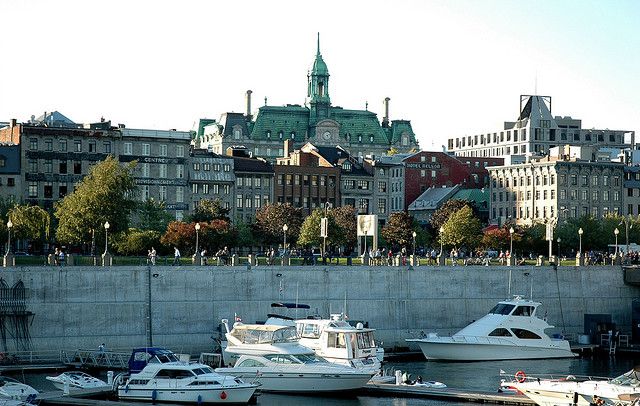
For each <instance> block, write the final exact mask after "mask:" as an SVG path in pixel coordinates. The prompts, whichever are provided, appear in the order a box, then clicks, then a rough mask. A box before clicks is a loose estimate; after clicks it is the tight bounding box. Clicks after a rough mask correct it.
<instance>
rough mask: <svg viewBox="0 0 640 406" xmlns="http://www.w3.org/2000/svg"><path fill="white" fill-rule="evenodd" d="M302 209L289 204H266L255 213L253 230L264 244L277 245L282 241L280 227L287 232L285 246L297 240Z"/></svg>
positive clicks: (282, 233)
mask: <svg viewBox="0 0 640 406" xmlns="http://www.w3.org/2000/svg"><path fill="white" fill-rule="evenodd" d="M302 217H303V216H302V209H301V208H297V207H293V206H291V205H290V204H289V203H285V204H282V203H276V204H267V205H264V206H262V207H261V208H260V209H258V210H257V211H256V222H255V228H256V233H257V235H260V236H261V238H262V240H263V242H264V243H265V244H278V243H279V242H280V241H283V239H284V232H283V230H282V226H284V225H285V224H286V225H287V227H288V230H287V245H289V243H290V242H294V241H297V240H298V236H299V235H300V227H301V226H302V220H303V218H302Z"/></svg>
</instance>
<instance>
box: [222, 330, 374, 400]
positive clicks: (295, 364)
mask: <svg viewBox="0 0 640 406" xmlns="http://www.w3.org/2000/svg"><path fill="white" fill-rule="evenodd" d="M226 337H227V342H228V344H227V347H226V351H227V352H228V353H229V354H230V355H232V356H237V357H238V358H237V360H235V363H234V365H233V366H232V367H227V368H217V369H216V372H219V373H222V374H231V375H234V376H237V377H239V378H244V379H256V380H257V381H258V382H260V384H261V385H262V386H261V388H260V389H261V390H262V391H267V392H285V393H318V392H337V391H349V390H356V389H359V388H361V387H363V386H364V385H365V384H366V383H367V382H368V381H369V379H371V377H372V376H373V375H374V373H375V372H372V371H368V370H363V369H358V368H354V367H351V366H347V365H339V364H334V363H331V362H328V361H327V360H325V359H323V358H322V357H320V356H318V355H317V354H316V353H315V352H314V351H313V350H312V349H310V348H307V347H305V346H302V345H300V343H299V342H298V335H297V330H296V327H295V326H294V325H274V324H243V323H235V324H234V327H233V329H232V330H231V331H229V332H228V333H226Z"/></svg>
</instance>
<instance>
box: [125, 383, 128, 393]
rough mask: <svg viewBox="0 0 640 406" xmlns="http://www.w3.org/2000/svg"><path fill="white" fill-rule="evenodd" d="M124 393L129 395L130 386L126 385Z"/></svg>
mask: <svg viewBox="0 0 640 406" xmlns="http://www.w3.org/2000/svg"><path fill="white" fill-rule="evenodd" d="M124 393H129V384H126V385H125V387H124Z"/></svg>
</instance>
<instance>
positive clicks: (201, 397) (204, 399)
mask: <svg viewBox="0 0 640 406" xmlns="http://www.w3.org/2000/svg"><path fill="white" fill-rule="evenodd" d="M255 391H256V387H255V386H248V387H239V388H225V389H197V388H194V389H187V388H166V389H154V388H147V387H138V388H136V387H135V386H134V385H129V387H120V388H118V398H120V399H123V400H124V399H126V400H144V401H156V402H174V403H191V404H200V403H207V404H216V403H224V404H229V403H236V404H243V403H244V404H246V403H248V402H249V400H250V399H251V396H253V394H254V392H255Z"/></svg>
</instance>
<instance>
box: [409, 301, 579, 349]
mask: <svg viewBox="0 0 640 406" xmlns="http://www.w3.org/2000/svg"><path fill="white" fill-rule="evenodd" d="M540 305H541V303H539V302H534V301H531V300H527V299H524V298H523V297H521V296H519V295H515V296H514V297H513V298H512V299H507V300H503V301H501V302H499V303H498V304H497V305H496V306H495V307H494V308H493V309H491V310H490V311H489V313H488V314H487V315H485V316H484V317H482V318H481V319H479V320H477V321H474V322H473V323H471V324H469V325H468V326H466V327H465V328H463V329H462V330H460V331H458V332H457V333H455V334H454V335H453V336H451V337H440V336H438V335H437V334H436V333H429V334H428V335H427V336H426V337H423V338H414V339H406V341H407V342H410V343H416V344H418V346H419V347H420V350H422V353H423V354H424V356H425V357H426V358H427V359H428V360H446V361H488V360H506V359H545V358H565V357H575V356H577V354H574V353H573V352H571V348H570V346H569V342H568V341H567V340H565V339H564V338H563V337H562V336H558V337H554V338H551V337H549V336H548V335H547V334H546V333H545V330H547V329H550V328H553V326H551V325H549V324H548V323H547V322H546V320H543V319H541V318H539V317H538V316H537V314H536V311H537V309H538V306H540Z"/></svg>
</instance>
